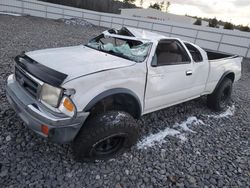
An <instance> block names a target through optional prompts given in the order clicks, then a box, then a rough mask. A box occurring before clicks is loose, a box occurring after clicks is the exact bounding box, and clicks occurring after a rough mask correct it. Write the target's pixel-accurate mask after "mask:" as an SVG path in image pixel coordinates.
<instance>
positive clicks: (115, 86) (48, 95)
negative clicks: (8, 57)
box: [7, 28, 242, 161]
mask: <svg viewBox="0 0 250 188" xmlns="http://www.w3.org/2000/svg"><path fill="white" fill-rule="evenodd" d="M241 61H242V58H241V57H238V56H232V55H228V54H222V53H217V52H212V51H205V50H203V49H201V48H200V47H198V46H196V45H194V44H192V43H190V42H184V41H181V40H180V39H178V38H169V37H165V36H162V35H159V34H156V33H152V32H148V31H143V30H138V29H132V28H122V29H120V30H114V29H110V30H107V31H104V32H103V33H101V34H100V35H99V36H97V37H96V38H94V39H92V40H90V42H89V43H88V44H86V45H79V46H74V47H66V48H55V49H45V50H38V51H33V52H27V53H23V54H21V55H19V56H17V57H16V58H15V72H14V74H12V75H10V76H9V78H8V83H7V98H8V100H9V102H10V104H11V105H12V106H13V108H14V109H15V110H16V112H17V114H18V115H19V116H20V117H21V119H22V120H23V121H24V122H25V124H26V125H27V126H28V127H29V128H30V129H32V130H33V131H35V132H36V133H38V134H39V135H41V136H43V137H47V138H48V139H50V140H52V141H55V142H59V143H66V142H72V148H73V153H74V155H75V158H76V159H77V160H79V161H93V160H100V159H101V160H104V159H109V158H113V157H115V156H117V155H118V154H121V153H122V152H124V151H125V149H127V148H129V147H131V146H132V145H133V144H134V143H135V142H136V141H137V137H138V127H137V125H136V122H135V118H139V117H140V116H142V115H144V114H147V113H150V112H153V111H156V110H160V109H163V108H166V107H169V106H172V105H175V104H178V103H182V102H184V101H188V100H191V99H194V98H197V97H200V96H203V95H207V104H208V106H209V107H211V108H213V109H214V110H222V109H224V108H225V107H226V106H227V104H228V102H229V100H230V96H231V92H232V84H233V82H235V81H237V80H239V79H240V77H241Z"/></svg>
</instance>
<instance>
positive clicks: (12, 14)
mask: <svg viewBox="0 0 250 188" xmlns="http://www.w3.org/2000/svg"><path fill="white" fill-rule="evenodd" d="M0 14H4V15H9V16H22V15H21V14H16V13H10V12H0Z"/></svg>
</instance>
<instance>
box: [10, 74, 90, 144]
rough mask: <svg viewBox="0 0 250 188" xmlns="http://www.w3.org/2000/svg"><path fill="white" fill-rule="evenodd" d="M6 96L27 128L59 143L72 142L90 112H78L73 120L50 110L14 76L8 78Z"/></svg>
mask: <svg viewBox="0 0 250 188" xmlns="http://www.w3.org/2000/svg"><path fill="white" fill-rule="evenodd" d="M6 96H7V99H8V101H9V103H10V104H11V106H12V107H13V108H14V109H15V111H16V113H17V114H18V115H19V116H20V118H21V119H22V120H23V121H24V123H25V124H26V125H27V127H29V128H30V129H32V130H33V131H35V132H36V133H38V134H39V135H41V136H43V137H47V138H49V139H50V140H52V141H54V142H58V143H66V142H70V141H72V140H73V139H74V138H75V136H76V135H77V133H78V131H79V130H80V128H81V126H82V125H83V123H84V121H85V120H86V119H87V117H88V115H89V113H88V112H86V113H83V112H82V113H79V112H78V113H77V115H76V117H74V118H71V117H68V116H66V115H64V114H62V113H57V112H54V111H52V110H50V109H48V108H47V107H45V106H44V105H43V104H41V103H40V102H38V101H37V100H36V99H34V98H33V97H31V96H30V95H29V94H28V93H27V92H26V91H25V90H24V89H23V88H22V87H21V86H20V85H19V84H18V83H17V82H16V81H15V79H14V78H13V75H10V76H9V77H8V81H7V88H6ZM42 125H46V126H47V127H48V128H49V134H48V135H46V134H44V133H43V132H42Z"/></svg>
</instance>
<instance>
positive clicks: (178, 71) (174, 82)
mask: <svg viewBox="0 0 250 188" xmlns="http://www.w3.org/2000/svg"><path fill="white" fill-rule="evenodd" d="M193 82H194V79H193V63H192V60H191V58H190V56H189V55H188V53H187V51H186V49H185V48H184V46H183V44H182V43H181V42H180V41H178V40H173V39H164V40H161V41H160V42H159V43H158V46H157V47H156V51H155V55H154V56H153V59H152V62H151V64H150V63H149V64H148V77H147V85H146V93H145V108H144V112H145V113H148V112H151V111H155V110H158V109H161V108H164V107H167V106H171V105H174V104H177V103H181V102H183V101H186V100H188V99H190V98H193V97H194V96H195V95H197V94H198V93H196V92H194V90H193V89H192V85H193V84H192V83H193Z"/></svg>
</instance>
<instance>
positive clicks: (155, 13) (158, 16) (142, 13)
mask: <svg viewBox="0 0 250 188" xmlns="http://www.w3.org/2000/svg"><path fill="white" fill-rule="evenodd" d="M121 15H122V16H131V17H137V18H149V19H153V20H159V21H173V22H180V23H190V24H193V23H194V22H195V19H193V18H189V17H186V16H179V15H175V14H170V13H167V12H162V11H159V10H156V9H152V8H148V9H140V8H134V9H121Z"/></svg>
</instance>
